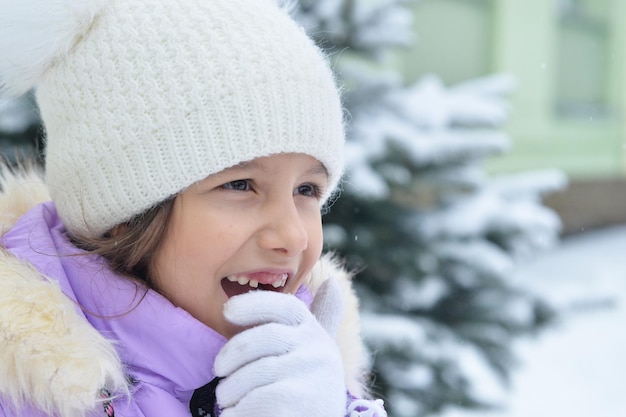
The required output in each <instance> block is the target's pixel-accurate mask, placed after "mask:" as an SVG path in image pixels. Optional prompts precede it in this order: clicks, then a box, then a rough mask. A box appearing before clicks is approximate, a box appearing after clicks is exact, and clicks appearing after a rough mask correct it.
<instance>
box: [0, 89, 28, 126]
mask: <svg viewBox="0 0 626 417" xmlns="http://www.w3.org/2000/svg"><path fill="white" fill-rule="evenodd" d="M36 121H37V112H36V111H35V109H34V105H33V104H32V103H31V102H30V101H28V100H27V98H26V97H20V98H6V97H3V98H0V132H5V133H22V132H24V131H25V130H26V129H28V127H30V126H31V125H32V124H33V123H35V122H36Z"/></svg>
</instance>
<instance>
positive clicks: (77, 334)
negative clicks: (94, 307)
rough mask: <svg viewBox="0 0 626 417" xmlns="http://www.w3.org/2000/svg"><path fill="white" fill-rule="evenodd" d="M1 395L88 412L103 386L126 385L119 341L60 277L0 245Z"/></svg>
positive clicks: (73, 414) (67, 416) (62, 411)
mask: <svg viewBox="0 0 626 417" xmlns="http://www.w3.org/2000/svg"><path fill="white" fill-rule="evenodd" d="M0 288H2V291H0V346H2V349H0V394H2V395H3V396H4V397H7V398H9V399H10V400H12V402H13V403H14V404H15V405H16V406H17V407H18V408H19V406H20V405H21V404H23V403H29V404H32V405H33V406H35V407H36V408H38V409H40V410H42V411H44V412H45V413H47V414H50V415H58V416H60V417H78V416H83V415H84V413H85V412H86V411H88V410H91V409H92V408H93V407H95V406H96V405H97V404H98V402H99V401H100V398H99V395H100V390H101V389H102V388H103V387H107V388H108V389H109V390H111V391H114V392H115V391H118V390H125V389H126V379H125V377H124V373H123V368H122V365H121V362H120V360H119V358H118V356H117V353H116V351H115V349H114V347H113V345H112V344H111V343H110V342H109V341H107V340H106V339H105V338H104V337H102V335H101V334H100V333H98V331H96V330H95V329H94V328H93V327H91V325H90V324H89V323H88V322H87V320H85V318H84V317H83V316H82V315H81V314H79V313H78V312H77V311H76V308H77V306H76V305H75V304H74V303H73V302H72V301H71V300H70V299H68V298H67V297H66V296H65V294H63V292H62V291H61V289H60V288H59V285H58V284H57V283H56V282H52V281H47V280H44V279H42V278H41V277H40V275H39V273H38V271H36V270H35V269H34V268H33V267H31V266H30V265H27V264H25V263H22V262H20V261H19V260H17V259H16V258H15V257H14V256H12V255H11V254H9V253H7V252H6V250H4V249H2V250H0Z"/></svg>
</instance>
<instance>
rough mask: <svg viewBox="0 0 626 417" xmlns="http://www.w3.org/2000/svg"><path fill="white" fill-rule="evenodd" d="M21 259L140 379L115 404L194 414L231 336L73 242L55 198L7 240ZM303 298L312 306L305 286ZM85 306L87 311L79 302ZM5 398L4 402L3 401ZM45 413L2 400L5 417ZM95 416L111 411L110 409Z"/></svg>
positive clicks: (144, 411) (145, 411)
mask: <svg viewBox="0 0 626 417" xmlns="http://www.w3.org/2000/svg"><path fill="white" fill-rule="evenodd" d="M2 244H3V245H4V247H5V248H6V249H8V250H9V251H10V252H11V253H12V254H13V255H15V256H16V257H18V258H20V259H22V260H26V261H28V262H29V263H31V264H32V265H33V266H34V267H35V268H36V269H37V270H38V271H39V273H40V274H42V275H45V276H47V277H50V278H52V279H54V280H56V281H57V282H58V283H59V284H60V287H61V289H62V291H63V292H64V293H65V294H66V295H67V296H68V297H70V298H71V299H72V300H74V301H75V302H76V303H77V306H76V311H77V312H79V313H80V314H83V315H84V317H85V318H86V319H87V320H88V321H89V323H90V324H91V326H93V327H94V328H95V329H97V330H98V332H100V333H101V334H102V335H105V336H106V337H107V338H108V339H111V340H114V341H115V343H116V349H117V351H118V353H119V355H120V358H121V360H122V363H123V364H124V365H125V367H126V373H127V375H128V376H129V379H130V380H131V381H132V382H133V384H132V388H131V391H132V396H131V400H130V401H128V400H127V399H124V398H122V399H119V400H116V401H114V408H115V415H116V416H123V417H140V416H149V417H152V416H167V417H189V416H190V411H189V402H190V399H191V397H192V394H193V393H194V390H196V389H198V388H200V387H202V386H204V385H206V384H207V383H209V382H210V381H212V380H213V379H214V377H215V376H214V374H213V362H214V359H215V357H216V355H217V353H218V351H219V350H220V348H221V347H222V346H223V345H224V344H225V342H226V339H225V338H224V337H223V336H221V335H220V334H218V333H216V332H215V331H213V330H212V329H210V328H209V327H207V326H206V325H204V324H203V323H201V322H199V321H198V320H196V319H195V318H193V317H192V316H191V315H190V314H188V313H187V312H186V311H184V310H182V309H180V308H177V307H175V306H174V305H173V304H172V303H170V302H169V301H168V300H167V299H165V298H164V297H163V296H161V295H160V294H158V293H156V292H154V291H148V292H147V293H145V296H144V290H142V289H138V288H137V286H136V285H135V284H134V283H133V282H131V281H130V280H128V279H126V278H122V277H119V276H117V275H115V274H114V273H112V272H111V271H110V270H109V269H108V268H107V267H106V265H105V263H104V261H103V259H102V258H101V257H99V256H95V255H85V254H83V252H82V251H81V250H80V249H77V248H76V247H75V246H74V245H72V244H71V242H69V241H68V238H67V235H66V233H65V228H64V226H63V224H62V222H61V220H60V219H59V217H58V216H57V213H56V210H55V207H54V205H53V204H52V203H45V204H43V205H39V206H37V207H35V208H34V209H32V210H30V211H29V212H28V213H27V214H26V215H25V216H23V217H22V218H21V219H20V220H19V221H18V222H17V224H16V225H15V226H14V227H13V228H12V229H11V230H10V231H8V232H7V233H6V234H5V235H4V237H3V238H2ZM297 296H298V297H299V298H300V299H301V300H303V301H304V302H306V303H310V301H311V294H310V293H309V291H307V290H306V289H305V288H302V289H301V290H300V291H299V292H298V294H297ZM79 305H80V306H82V308H79V307H78V306H79ZM3 403H4V405H3ZM13 415H20V416H23V417H40V416H44V415H46V414H43V413H42V412H38V411H36V410H34V409H33V408H30V407H29V406H28V405H27V406H26V407H25V408H24V409H22V410H21V412H20V413H19V414H12V411H10V410H9V408H7V406H6V402H3V401H2V399H1V398H0V416H2V417H5V416H6V417H9V416H13ZM94 415H100V416H105V415H106V414H105V413H104V412H103V409H100V410H96V413H95V414H94Z"/></svg>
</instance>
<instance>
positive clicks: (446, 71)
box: [397, 0, 626, 180]
mask: <svg viewBox="0 0 626 417" xmlns="http://www.w3.org/2000/svg"><path fill="white" fill-rule="evenodd" d="M624 22H626V1H624V0H421V1H418V2H417V3H416V5H415V32H416V42H415V44H414V46H413V47H412V48H411V49H410V50H407V51H404V52H402V53H401V54H400V55H399V58H398V61H397V62H398V65H400V67H401V68H402V70H403V72H404V74H405V76H406V78H407V81H408V82H411V81H415V80H417V79H419V77H421V76H423V75H424V74H427V73H435V74H438V75H439V76H440V77H441V78H442V79H443V81H444V82H445V83H446V84H448V85H452V84H455V83H458V82H462V81H464V80H468V79H471V78H475V77H481V76H486V75H488V74H492V73H502V72H504V73H510V74H513V75H514V76H515V77H516V79H517V82H518V85H517V88H516V90H515V92H514V94H513V95H512V97H511V104H512V113H511V118H510V121H509V123H508V124H507V126H506V129H507V131H508V132H509V133H510V135H511V138H512V140H513V143H512V149H511V151H510V152H508V153H506V154H505V155H502V156H498V157H495V158H492V159H491V160H490V161H488V164H487V166H488V169H489V170H490V171H492V172H494V173H499V172H515V171H525V170H529V169H541V168H559V169H561V170H563V171H565V172H566V173H567V174H568V175H569V176H570V178H572V179H574V180H576V179H605V178H611V179H615V178H626V139H625V137H626V136H625V126H624V101H625V100H624V99H625V96H626V86H625V84H624V78H625V76H626V53H625V52H626V44H625V43H626V23H624Z"/></svg>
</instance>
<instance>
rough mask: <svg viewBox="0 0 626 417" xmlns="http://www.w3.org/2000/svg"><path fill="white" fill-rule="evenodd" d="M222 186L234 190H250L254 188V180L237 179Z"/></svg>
mask: <svg viewBox="0 0 626 417" xmlns="http://www.w3.org/2000/svg"><path fill="white" fill-rule="evenodd" d="M220 188H223V189H225V190H233V191H250V190H252V181H250V180H235V181H230V182H227V183H225V184H222V185H221V186H220Z"/></svg>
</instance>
